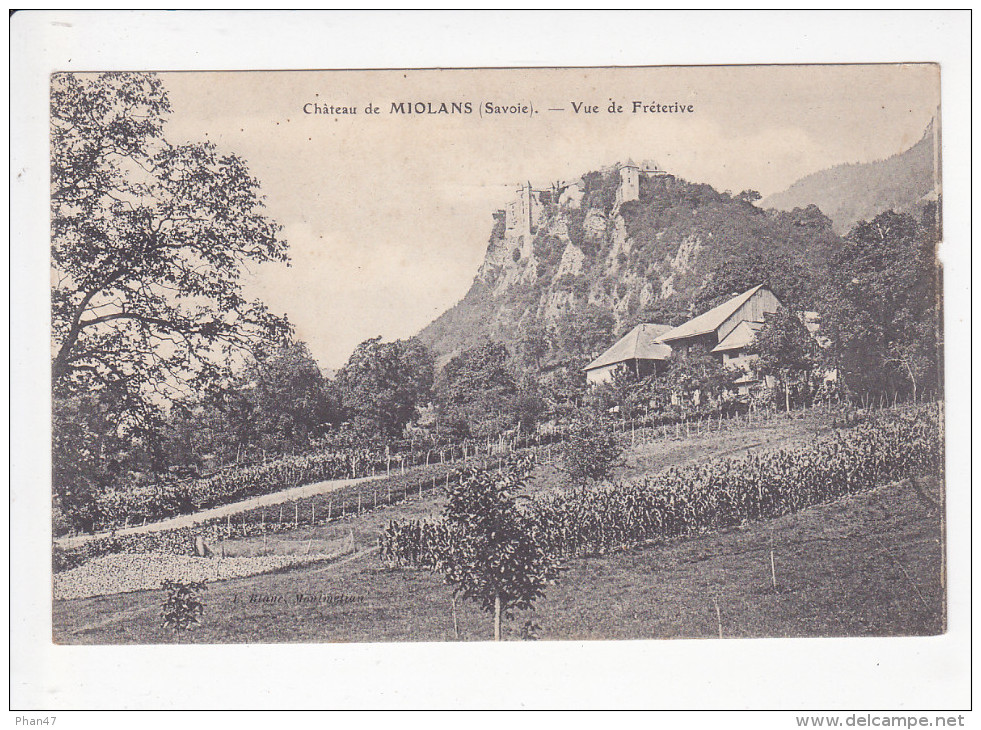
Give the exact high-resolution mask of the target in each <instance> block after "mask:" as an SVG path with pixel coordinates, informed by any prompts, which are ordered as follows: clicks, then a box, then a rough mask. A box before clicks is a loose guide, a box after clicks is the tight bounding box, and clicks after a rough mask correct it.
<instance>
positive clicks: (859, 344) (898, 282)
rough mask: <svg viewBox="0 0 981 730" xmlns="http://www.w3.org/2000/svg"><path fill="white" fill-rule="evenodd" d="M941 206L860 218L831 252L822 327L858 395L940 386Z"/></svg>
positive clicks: (837, 364)
mask: <svg viewBox="0 0 981 730" xmlns="http://www.w3.org/2000/svg"><path fill="white" fill-rule="evenodd" d="M938 240H939V223H938V220H937V208H936V206H931V207H929V208H928V209H927V211H926V212H925V214H924V216H923V218H922V219H921V220H920V221H917V220H916V219H915V218H913V217H912V216H909V215H906V214H901V213H894V212H892V211H887V212H885V213H882V214H880V215H878V216H876V217H875V218H874V219H873V220H871V221H868V222H860V223H859V224H858V225H856V226H855V227H854V228H853V229H852V230H851V231H850V232H849V233H848V235H847V236H846V237H845V238H844V240H843V242H842V245H841V246H840V247H839V248H838V249H837V250H836V251H835V252H834V253H833V254H832V259H831V262H830V263H831V266H830V267H829V276H828V279H827V282H826V284H825V286H824V287H823V290H822V296H821V298H822V318H821V323H822V328H823V331H824V334H825V335H826V336H827V337H828V338H829V339H830V341H831V344H832V348H831V350H830V352H831V354H832V356H833V362H832V363H831V364H832V365H834V366H836V367H837V368H838V369H839V372H840V374H841V376H842V377H843V378H844V380H845V382H846V383H847V385H848V386H849V387H850V388H851V389H852V390H853V391H856V392H858V393H872V394H878V393H883V394H884V393H889V392H894V391H896V390H899V389H909V390H910V391H912V390H913V389H914V388H915V387H917V386H919V385H920V384H922V383H925V382H926V383H930V384H932V385H933V386H934V387H938V386H939V352H940V347H941V344H940V335H941V330H940V303H939V300H938V296H939V292H940V287H939V283H940V276H939V275H940V272H939V267H938V266H937V262H936V244H937V242H938Z"/></svg>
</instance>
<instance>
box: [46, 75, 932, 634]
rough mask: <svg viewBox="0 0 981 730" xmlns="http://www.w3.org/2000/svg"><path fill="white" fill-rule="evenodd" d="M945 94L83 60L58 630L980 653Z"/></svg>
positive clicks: (855, 80)
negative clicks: (944, 263) (965, 564)
mask: <svg viewBox="0 0 981 730" xmlns="http://www.w3.org/2000/svg"><path fill="white" fill-rule="evenodd" d="M940 89H941V68H940V66H939V65H937V64H933V63H910V64H868V65H862V64H858V65H855V64H852V65H769V66H651V67H609V68H571V67H570V68H501V69H490V68H476V69H443V70H437V69H431V70H424V69H422V70H421V69H388V70H330V71H235V72H205V71H193V72H166V71H159V72H150V71H106V72H97V71H86V72H56V73H54V74H52V75H51V77H50V117H49V120H48V122H49V125H50V191H51V192H50V216H51V217H50V231H51V242H50V244H51V249H50V250H51V254H50V271H51V292H50V300H51V343H50V346H51V350H50V362H51V398H52V401H51V402H52V413H51V418H52V440H51V458H52V472H51V514H52V519H51V530H52V554H51V567H52V574H51V586H52V596H53V607H52V617H51V619H52V638H53V641H54V642H55V643H56V644H59V645H70V644H96V645H104V644H137V645H146V644H170V643H174V644H190V643H195V644H243V643H248V644H279V643H322V642H456V641H468V642H473V641H535V640H541V641H563V640H566V641H567V640H593V639H605V640H614V639H695V638H698V639H713V640H719V639H722V640H726V639H740V638H741V639H753V638H774V637H782V638H796V637H829V638H830V637H870V636H876V637H903V636H935V635H939V634H943V633H944V632H945V631H946V630H947V620H948V618H947V617H948V612H947V581H946V552H947V548H946V532H947V531H946V521H945V517H946V512H945V509H946V508H945V505H946V500H945V475H944V455H945V448H944V443H945V438H944V428H943V424H944V422H945V407H944V398H945V391H944V382H943V364H944V342H943V316H944V312H943V285H942V271H941V267H940V265H939V263H938V259H937V248H938V246H939V245H940V243H941V241H942V231H943V226H942V191H941V167H942V159H941V118H940Z"/></svg>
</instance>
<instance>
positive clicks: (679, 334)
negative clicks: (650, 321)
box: [661, 284, 763, 342]
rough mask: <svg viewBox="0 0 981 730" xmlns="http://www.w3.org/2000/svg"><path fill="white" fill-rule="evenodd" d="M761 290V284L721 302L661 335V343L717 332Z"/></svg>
mask: <svg viewBox="0 0 981 730" xmlns="http://www.w3.org/2000/svg"><path fill="white" fill-rule="evenodd" d="M762 288H763V285H762V284H758V285H756V286H754V287H753V288H752V289H750V290H749V291H744V292H743V293H742V294H739V295H737V296H734V297H733V298H732V299H730V300H729V301H727V302H723V303H722V304H720V305H719V306H717V307H715V308H714V309H710V310H709V311H707V312H706V313H705V314H700V315H698V316H697V317H695V318H694V319H689V320H688V321H687V322H685V323H684V324H682V325H678V326H677V327H675V328H674V329H673V330H671V331H670V332H667V333H665V334H663V335H661V341H662V342H671V341H673V340H681V339H684V338H686V337H695V336H696V335H704V334H707V333H709V332H714V331H715V330H717V329H718V328H719V327H720V326H721V325H722V323H723V322H725V321H726V320H727V319H729V317H731V316H732V315H733V314H734V313H735V311H736V310H737V309H739V308H740V307H741V306H743V305H744V304H745V303H746V302H747V301H749V298H750V297H751V296H753V295H754V294H755V293H756V292H758V291H759V290H760V289H762Z"/></svg>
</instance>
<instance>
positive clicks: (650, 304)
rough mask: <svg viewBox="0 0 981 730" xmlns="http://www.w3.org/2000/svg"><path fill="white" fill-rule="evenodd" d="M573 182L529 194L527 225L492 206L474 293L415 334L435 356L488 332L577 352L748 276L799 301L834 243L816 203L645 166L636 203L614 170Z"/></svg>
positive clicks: (685, 312)
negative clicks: (513, 222) (763, 202)
mask: <svg viewBox="0 0 981 730" xmlns="http://www.w3.org/2000/svg"><path fill="white" fill-rule="evenodd" d="M579 183H580V185H579V188H578V190H579V192H580V193H581V195H578V196H569V195H567V194H565V193H563V192H562V190H561V189H558V190H551V191H542V192H535V191H532V192H535V196H536V198H535V202H534V205H533V206H532V207H533V208H534V210H535V211H536V212H538V213H539V215H538V216H537V218H536V221H535V223H536V225H534V226H530V228H531V230H530V232H529V230H527V229H525V230H524V232H521V231H520V230H518V229H517V228H515V227H513V226H510V227H509V225H508V224H506V223H505V218H506V216H505V214H504V213H503V212H500V213H498V214H496V215H495V220H494V226H493V230H492V232H491V236H490V241H489V243H488V247H487V254H486V256H485V259H484V262H483V264H482V265H481V267H480V269H479V271H478V272H477V275H476V277H475V278H474V282H473V284H472V286H471V288H470V290H469V291H468V292H467V294H466V296H465V297H464V298H463V300H461V301H460V302H459V303H458V304H456V305H455V306H454V307H452V308H451V309H450V310H448V311H447V312H445V313H444V314H443V315H442V316H440V317H439V318H438V319H437V320H436V321H434V322H433V323H432V324H430V325H429V326H427V327H426V328H425V329H424V330H423V331H422V332H420V333H419V335H418V338H419V340H420V341H422V342H423V343H424V344H426V345H428V346H429V347H431V348H432V349H433V350H434V351H435V352H436V354H437V356H438V357H440V358H441V359H443V360H444V361H445V359H447V358H448V357H449V356H451V355H452V354H454V353H456V352H459V351H460V350H462V349H464V348H466V347H470V346H473V345H475V344H477V343H478V342H480V341H482V340H484V339H492V340H495V341H499V342H504V343H505V344H506V345H507V346H508V347H509V349H510V350H511V352H512V353H514V354H516V355H518V356H519V357H521V358H522V359H524V360H525V361H526V362H528V363H534V364H535V365H542V364H545V365H547V364H548V363H549V362H559V361H568V360H570V359H572V360H583V359H585V358H588V357H590V356H593V355H595V354H597V353H598V352H599V351H601V350H602V349H604V348H605V347H607V346H608V345H609V344H610V342H612V341H614V340H615V338H616V337H617V336H619V335H622V334H623V333H625V332H626V331H628V330H629V329H630V328H632V327H633V326H634V325H636V324H638V323H640V322H651V323H662V324H672V325H674V324H679V323H680V322H682V321H684V320H685V319H688V318H690V317H691V316H693V315H694V314H697V313H699V312H701V311H705V310H706V309H708V308H710V307H711V306H714V304H716V303H718V302H719V301H721V300H722V299H724V298H725V297H728V296H731V295H732V294H734V293H736V292H739V291H744V290H746V289H748V288H750V287H752V286H754V285H756V284H761V283H762V284H766V285H768V286H770V287H771V288H772V289H773V290H774V292H776V293H777V295H778V296H781V297H782V298H784V299H788V300H791V301H794V302H797V303H800V304H804V305H806V304H808V303H809V302H810V301H811V300H812V298H813V293H814V287H815V284H814V282H816V281H818V280H820V271H821V267H822V266H823V261H824V260H825V256H826V252H827V251H828V249H829V247H831V246H833V245H834V242H835V241H836V240H837V236H836V235H835V233H834V232H833V231H832V228H831V221H830V220H829V219H828V218H826V217H825V216H824V215H822V214H821V212H820V211H819V210H818V209H817V208H815V207H813V206H811V207H808V208H806V209H801V210H795V211H793V212H790V213H785V212H781V211H764V210H762V209H761V208H759V207H757V206H756V205H755V204H754V200H755V199H756V198H758V195H757V194H755V193H751V192H747V193H742V194H740V195H737V196H732V195H729V194H728V193H719V192H717V191H716V190H714V189H713V188H711V187H710V186H708V185H704V184H697V183H690V182H687V181H684V180H681V179H677V178H674V177H673V176H670V175H666V174H664V173H663V171H658V172H657V173H656V174H651V175H647V174H644V173H643V172H642V173H640V175H639V183H635V187H634V188H633V190H634V195H635V196H636V198H637V199H634V200H630V199H629V197H631V196H630V195H626V196H625V195H624V194H623V192H624V191H623V190H622V189H621V188H622V187H623V185H624V181H623V174H622V172H621V171H620V169H619V168H617V167H614V168H608V169H605V170H600V171H594V172H590V173H587V174H586V175H584V176H583V178H581V180H580V181H579ZM628 187H629V186H628ZM622 197H627V198H628V200H627V201H626V202H623V203H622V204H618V201H620V200H621V198H622ZM511 215H512V212H509V213H508V216H511ZM508 220H510V218H508Z"/></svg>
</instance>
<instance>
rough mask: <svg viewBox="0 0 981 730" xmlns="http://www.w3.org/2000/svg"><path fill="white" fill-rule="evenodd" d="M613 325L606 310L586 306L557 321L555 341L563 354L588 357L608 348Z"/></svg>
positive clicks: (613, 320) (610, 316)
mask: <svg viewBox="0 0 981 730" xmlns="http://www.w3.org/2000/svg"><path fill="white" fill-rule="evenodd" d="M615 323H616V320H615V319H614V317H613V315H612V314H611V313H610V312H609V311H608V310H606V309H604V308H602V307H599V306H596V305H595V304H590V305H586V306H584V307H581V308H579V309H577V310H575V311H572V312H568V313H567V314H565V315H564V316H562V317H561V318H560V319H559V320H558V321H557V323H556V325H555V330H556V335H557V336H556V339H557V341H558V343H559V347H560V348H561V349H562V351H563V352H566V353H571V354H574V355H581V356H587V357H589V356H592V355H594V354H596V353H598V352H599V351H601V350H603V349H605V348H606V347H608V346H609V344H610V337H611V335H612V333H613V327H614V325H615Z"/></svg>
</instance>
